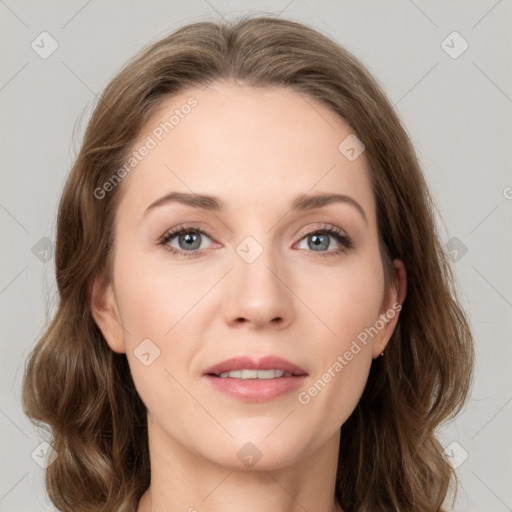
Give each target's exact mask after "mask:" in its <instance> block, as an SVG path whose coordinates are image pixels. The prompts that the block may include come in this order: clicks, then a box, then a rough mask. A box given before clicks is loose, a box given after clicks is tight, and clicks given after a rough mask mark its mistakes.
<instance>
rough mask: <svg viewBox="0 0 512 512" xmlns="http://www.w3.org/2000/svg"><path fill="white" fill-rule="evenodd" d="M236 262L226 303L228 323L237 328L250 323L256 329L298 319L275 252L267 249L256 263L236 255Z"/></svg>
mask: <svg viewBox="0 0 512 512" xmlns="http://www.w3.org/2000/svg"><path fill="white" fill-rule="evenodd" d="M252 249H254V248H252ZM240 254H241V255H242V256H240ZM233 263H234V265H233V267H234V268H233V270H232V271H231V272H230V273H229V275H228V276H227V283H226V285H227V290H226V294H225V296H224V297H225V299H224V302H223V314H224V319H225V321H226V323H228V324H229V325H231V326H235V327H236V326H238V325H241V324H247V326H250V327H251V328H253V329H262V328H265V326H273V328H275V329H283V328H285V327H286V326H288V325H290V324H291V323H292V322H293V320H294V307H293V298H294V294H293V292H292V288H291V287H290V284H289V282H287V281H289V280H290V278H289V277H288V276H287V272H286V269H285V268H284V262H278V261H277V259H276V258H275V257H274V255H273V254H272V251H271V249H264V250H263V252H262V253H261V254H260V255H259V256H258V257H257V258H256V259H255V260H254V261H252V262H251V260H250V259H247V258H245V255H244V254H243V252H240V253H237V252H235V253H234V254H233ZM287 277H288V279H287Z"/></svg>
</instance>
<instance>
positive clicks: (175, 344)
mask: <svg viewBox="0 0 512 512" xmlns="http://www.w3.org/2000/svg"><path fill="white" fill-rule="evenodd" d="M191 97H192V98H193V99H190V98H191ZM173 116H174V117H173ZM165 123H167V124H165ZM347 137H349V138H348V139H347ZM144 147H145V148H146V149H143V148H144ZM133 150H134V151H136V152H137V154H136V155H135V156H134V158H136V159H137V161H138V164H137V165H136V167H135V168H133V169H132V168H131V167H126V168H125V172H124V173H123V172H120V173H118V178H119V177H121V178H122V182H121V183H120V184H117V186H121V187H123V188H124V190H123V192H124V194H123V196H122V199H121V202H120V204H119V207H118V210H117V213H116V221H115V222H116V224H115V233H116V236H115V244H114V253H113V256H114V260H113V261H114V267H113V269H114V270H113V280H112V282H111V283H110V285H109V286H108V287H107V288H104V289H103V288H102V287H101V286H100V285H99V281H98V282H97V283H96V286H95V288H94V290H95V291H94V302H93V311H94V315H95V318H96V321H97V322H98V325H99V326H100V328H101V329H102V331H103V333H104V335H105V338H106V339H107V342H108V343H109V345H110V347H111V348H112V350H114V351H116V352H126V356H127V358H128V362H129V365H130V368H131V372H132V375H133V379H134V382H135V385H136V388H137V391H138V392H139V394H140V397H141V398H142V400H143V402H144V403H145V405H146V407H147V409H148V414H149V416H148V419H149V421H150V429H153V430H154V431H155V432H156V431H158V432H159V439H165V443H166V445H167V446H168V447H173V449H178V450H186V452H188V453H189V454H193V455H195V456H199V457H201V458H202V459H203V460H207V461H209V462H212V463H215V464H221V465H224V466H226V467H231V468H243V467H244V465H245V466H247V467H249V466H250V465H252V464H254V463H255V461H256V464H257V467H258V468H262V469H270V468H277V467H280V466H285V465H289V464H293V463H294V462H298V461H300V460H301V459H303V458H304V457H306V456H307V455H308V454H311V453H313V452H314V451H315V450H318V449H320V448H321V447H322V446H325V445H326V444H327V443H328V442H333V440H336V439H337V438H336V436H337V435H338V434H339V428H340V426H341V425H342V424H343V422H344V421H345V420H346V419H347V418H348V416H349V415H350V414H351V412H352V411H353V409H354V408H355V406H356V404H357V402H358V400H359V398H360V396H361V394H362V391H363V389H364V386H365V383H366V380H367V377H368V372H369V369H370V365H371V363H372V358H375V357H377V356H378V355H379V354H380V353H381V352H382V350H383V348H384V347H385V344H386V342H387V341H388V340H389V337H390V336H391V333H392V331H393V328H394V326H395V324H396V321H397V319H398V309H399V306H398V307H397V306H396V304H397V300H400V299H403V285H404V279H405V277H404V272H403V267H402V265H401V262H399V261H396V262H395V271H396V273H397V277H398V282H399V283H402V292H399V293H398V295H397V293H395V289H394V288H389V289H385V286H384V272H383V267H382V262H381V258H380V253H379V246H378V237H377V224H376V211H375V201H374V198H373V196H372V191H371V188H370V182H369V177H368V170H367V167H366V161H365V154H364V151H363V152H362V153H361V150H363V147H362V146H360V143H359V142H358V140H357V139H355V138H354V135H353V134H352V132H351V129H350V127H349V126H348V125H347V124H345V123H344V122H343V121H342V120H341V119H340V118H339V117H338V116H337V115H336V114H335V113H334V112H332V111H331V110H329V109H328V108H327V107H325V106H323V105H322V104H320V103H318V102H316V101H315V100H313V99H311V98H310V97H306V96H303V95H301V94H299V93H297V92H293V91H291V90H288V89H284V88H265V89H261V88H249V87H242V86H236V85H232V84H228V83H219V82H217V83H213V84H211V85H210V86H209V87H207V88H206V89H205V90H201V89H189V90H187V91H185V92H183V93H181V94H180V95H179V96H175V97H173V98H171V99H167V100H166V101H165V102H164V103H162V105H161V107H160V108H159V110H158V112H157V113H156V114H155V115H153V116H152V118H151V119H150V120H149V121H148V123H147V125H146V127H145V129H144V131H143V133H141V135H140V137H139V140H138V141H137V143H136V144H135V145H134V147H133ZM358 153H360V154H359V156H358ZM133 163H134V161H132V162H131V165H133ZM126 169H129V170H128V171H127V170H126ZM123 176H124V177H123ZM114 186H116V184H115V183H114V181H112V183H111V185H110V186H108V185H106V186H105V187H104V188H103V191H104V195H106V194H108V193H111V189H112V187H114ZM101 194H103V192H102V193H101ZM101 194H99V196H100V195H101ZM173 194H182V195H181V196H175V198H174V199H173ZM331 195H332V196H333V197H331V199H329V200H322V199H321V198H322V197H327V196H331ZM335 195H338V196H339V197H338V199H337V200H336V197H335ZM202 196H208V197H207V198H203V197H202ZM317 196H318V197H320V199H318V198H317V199H312V198H313V197H317ZM180 197H181V199H182V200H179V199H180ZM98 200H106V199H105V198H103V199H101V198H99V199H98ZM180 228H184V230H185V232H184V233H181V235H180V234H176V230H178V229H180ZM329 230H332V232H329ZM171 231H174V233H171V234H169V232H171ZM168 234H169V235H168ZM166 235H168V236H166ZM103 292H105V293H103ZM121 326H122V327H121ZM232 358H245V359H246V360H245V361H244V360H239V361H236V360H235V361H232V362H229V361H228V363H227V364H226V365H224V366H218V365H219V364H220V363H223V362H224V361H227V360H230V359H232ZM272 358H281V359H284V360H286V361H287V363H285V362H283V361H282V360H277V359H274V360H272ZM258 369H259V370H260V372H258V373H256V371H257V370H258ZM272 369H274V370H281V371H278V372H272V371H271V370H272ZM230 370H233V371H235V372H237V371H239V370H249V371H248V372H243V373H229V374H227V376H226V373H225V372H227V371H230ZM265 370H266V371H265ZM285 370H286V371H288V372H290V373H293V376H289V375H290V374H289V373H285V374H283V373H282V372H283V371H285ZM291 370H293V371H291ZM220 373H223V374H224V375H223V376H222V377H221V376H219V374H220ZM242 377H243V378H242ZM256 377H257V378H256ZM270 377H273V378H270ZM251 461H252V462H251Z"/></svg>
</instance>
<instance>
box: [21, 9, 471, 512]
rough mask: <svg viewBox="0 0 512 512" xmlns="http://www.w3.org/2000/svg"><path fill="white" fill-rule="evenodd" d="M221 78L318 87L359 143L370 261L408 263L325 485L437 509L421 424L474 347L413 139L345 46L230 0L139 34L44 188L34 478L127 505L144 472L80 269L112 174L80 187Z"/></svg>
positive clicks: (138, 408)
mask: <svg viewBox="0 0 512 512" xmlns="http://www.w3.org/2000/svg"><path fill="white" fill-rule="evenodd" d="M219 79H230V80H232V81H234V82H235V83H238V84H241V85H247V86H261V87H265V86H281V87H288V88H291V89H293V90H294V91H297V92H299V93H300V94H302V95H303V96H304V97H308V96H309V97H311V98H314V99H316V100H319V101H321V102H323V103H324V104H325V105H327V106H328V107H329V108H331V109H332V110H333V111H335V112H336V113H338V115H339V116H340V117H341V118H342V119H343V120H345V122H347V123H348V124H349V126H350V127H351V129H352V131H353V132H354V133H356V134H357V137H358V138H359V139H360V140H361V141H362V142H363V143H364V145H365V147H366V150H365V156H366V159H367V165H368V172H369V175H370V179H371V185H372V188H373V193H374V196H375V201H376V205H377V221H378V228H379V236H380V241H381V247H382V251H381V252H382V260H383V267H384V269H385V270H386V276H389V275H390V264H391V261H392V259H394V258H400V259H401V260H402V261H403V262H404V264H405V268H406V271H407V297H406V299H405V302H404V304H403V307H402V311H401V314H400V317H399V321H398V324H397V327H396V329H395V331H394V333H393V335H392V337H391V339H390V342H389V343H388V346H387V348H386V355H385V357H384V358H378V359H376V360H374V361H373V363H372V368H371V371H370V375H369V378H368V382H367V385H366V388H365V390H364V392H363V395H362V397H361V399H360V401H359V404H358V405H357V407H356V408H355V410H354V411H353V413H352V414H351V416H350V417H349V418H348V420H347V421H346V422H345V423H344V424H343V425H342V427H341V445H340V451H339V464H338V471H337V477H336V496H335V497H336V500H337V502H338V504H339V505H340V506H341V507H342V508H343V509H344V511H346V512H352V511H359V512H364V511H365V512H375V511H376V510H379V511H415V512H433V511H440V510H443V509H442V507H443V503H444V501H445V499H446V498H447V496H448V494H449V492H450V490H451V483H452V482H455V493H456V482H457V479H456V474H455V471H454V470H453V469H452V468H451V466H450V465H449V464H448V462H447V461H445V459H444V458H443V456H442V451H443V448H442V446H441V445H440V443H439V441H438V439H437V437H436V433H435V430H436V428H437V427H439V426H440V425H441V424H442V423H444V422H446V421H447V420H448V419H451V418H453V417H454V416H455V415H456V414H457V413H458V412H459V411H460V409H461V407H462V405H463V403H464V401H465V400H466V397H467V394H468V392H469V389H470V387H471V383H472V371H473V358H474V348H473V340H472V335H471V331H470V328H469V326H468V320H467V319H466V317H465V314H464V312H463V309H462V306H461V304H460V301H459V300H458V298H457V291H456V283H455V281H454V277H453V274H452V270H451V268H450V266H449V263H448V262H447V258H446V256H445V254H444V252H443V250H442V247H441V244H440V237H439V235H438V231H437V227H436V224H435V221H434V212H435V203H434V200H433V198H432V196H431V195H430V192H429V190H428V187H427V184H426V182H425V179H424V177H423V175H422V172H421V169H420V166H419V163H418V160H417V157H416V154H415V151H414V149H413V146H412V143H411V141H410V139H409V137H408V135H407V133H406V131H405V129H404V127H403V126H402V124H401V122H400V121H399V119H398V116H397V115H396V113H395V112H394V110H393V107H392V106H391V104H390V102H389V100H388V99H387V98H386V97H385V95H384V93H383V91H382V90H381V88H380V86H379V85H378V83H377V81H376V80H375V79H374V78H373V77H372V76H371V75H370V73H369V72H368V71H367V69H366V68H365V67H364V66H363V65H362V64H361V62H360V61H359V60H357V59H356V58H355V57H354V56H353V55H352V54H351V53H349V52H348V51H347V50H346V49H344V48H343V47H341V46H340V45H338V44H337V43H335V42H334V41H333V40H331V39H330V38H329V37H327V36H325V35H323V34H322V33H320V32H318V31H316V30H314V29H312V28H309V27H307V26H305V25H302V24H300V23H297V22H294V21H291V20H284V19H278V18H275V17H271V16H244V17H241V18H239V19H237V20H232V21H229V22H225V23H213V22H196V23H193V24H190V25H188V26H184V27H182V28H179V29H178V30H176V31H174V32H173V33H171V34H169V35H167V36H166V37H164V38H163V39H160V40H159V41H157V42H154V43H152V44H151V45H149V46H147V47H146V48H144V49H142V50H141V51H140V52H139V53H138V54H137V55H136V56H135V57H133V58H132V59H131V60H130V61H129V62H128V63H127V64H126V65H125V66H124V68H123V69H122V70H121V71H120V72H119V73H118V74H117V75H116V76H115V77H114V78H113V79H112V81H111V82H110V83H109V84H108V85H107V86H106V88H105V90H104V91H103V93H102V95H101V97H100V98H99V100H98V102H97V104H96V105H95V108H94V111H93V113H92V116H91V118H90V120H89V123H88V125H87V128H86V131H85V134H84V137H83V141H82V145H81V147H80V150H79V152H78V155H77V157H76V161H75V163H74V165H73V167H72V169H71V172H70V174H69V177H68V179H67V182H66V184H65V187H64V190H63V194H62V197H61V201H60V204H59V211H58V219H57V240H56V258H55V264H56V278H57V285H58V293H59V297H60V301H59V305H58V309H57V311H56V313H55V315H54V317H53V319H52V320H51V323H50V324H49V326H47V327H46V330H45V331H44V333H43V335H42V337H41V338H40V339H39V340H38V342H37V344H36V346H35V347H34V348H33V350H32V352H31V353H30V356H29V357H28V359H27V364H26V368H25V375H24V381H23V390H22V400H23V407H24V412H25V414H26V415H27V416H28V417H29V418H30V419H31V421H32V422H33V423H34V424H35V425H36V426H38V427H42V428H45V429H47V430H50V432H51V434H52V439H51V444H52V446H53V448H54V449H55V450H56V451H57V453H58V457H57V459H56V460H55V461H54V462H53V463H52V464H51V465H50V466H48V468H47V469H46V481H45V482H46V489H47V492H48V494H49V497H50V499H51V500H52V502H53V503H54V505H55V506H56V507H57V508H58V509H59V510H61V511H66V512H92V511H94V512H98V511H105V512H106V511H108V512H110V511H116V512H128V511H129V512H133V511H135V510H136V509H137V506H138V502H139V499H140V498H141V496H142V494H143V493H144V491H145V490H146V489H147V487H148V486H149V484H150V460H149V449H148V439H147V422H146V421H147V419H146V413H147V411H146V408H145V405H144V404H143V402H142V401H141V399H140V397H139V396H138V393H137V391H136V389H135V386H134V383H133V380H132V377H131V373H130V369H129V366H128V362H127V359H126V356H125V354H118V353H115V352H113V351H112V350H111V349H110V348H109V346H108V345H107V343H106V341H105V339H104V338H103V336H102V334H101V331H100V330H99V328H98V327H97V325H96V324H95V322H94V320H93V316H92V313H91V306H90V298H91V297H90V285H91V282H92V279H93V278H94V277H95V276H96V275H103V276H104V277H105V278H106V279H107V280H108V279H109V277H110V276H111V270H112V268H111V260H110V256H111V253H112V251H111V247H112V243H113V229H114V214H115V211H116V206H117V205H118V203H119V198H120V193H121V192H122V190H123V183H120V184H119V186H117V187H115V188H114V190H112V191H111V192H109V193H108V194H106V195H105V197H104V198H103V199H101V200H100V199H97V198H96V197H95V193H94V192H95V190H97V189H98V187H101V186H102V185H103V184H104V183H105V182H106V181H107V180H108V179H109V178H111V176H112V175H113V171H114V170H116V169H119V168H120V167H121V166H122V165H123V163H124V162H125V161H126V158H127V155H128V154H129V152H130V150H131V149H132V147H131V146H132V145H133V143H134V142H135V140H136V138H137V136H138V135H139V134H140V131H141V130H142V128H143V127H144V123H145V122H146V120H148V118H149V117H150V116H151V114H152V113H153V112H154V111H155V109H157V108H158V106H159V105H160V104H161V102H162V101H163V100H164V99H168V98H169V97H170V96H171V95H173V94H175V93H178V92H182V91H184V90H186V89H187V87H193V86H201V87H206V86H207V85H208V84H210V83H211V82H212V81H215V80H219Z"/></svg>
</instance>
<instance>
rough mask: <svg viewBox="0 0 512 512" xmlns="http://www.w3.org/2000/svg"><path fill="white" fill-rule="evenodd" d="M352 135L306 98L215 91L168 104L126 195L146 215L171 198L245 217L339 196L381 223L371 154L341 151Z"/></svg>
mask: <svg viewBox="0 0 512 512" xmlns="http://www.w3.org/2000/svg"><path fill="white" fill-rule="evenodd" d="M353 136H354V134H353V131H352V130H351V128H350V126H349V125H348V124H347V123H346V122H345V121H344V120H343V119H342V118H341V117H340V116H338V115H337V114H336V113H335V112H334V111H333V110H331V109H330V108H328V107H327V106H326V105H324V104H323V103H321V102H319V101H317V100H315V99H313V98H311V97H310V96H307V95H305V94H303V93H299V92H296V91H294V90H291V89H289V88H284V87H248V86H241V85H235V84H232V83H229V82H214V83H212V84H210V85H209V86H208V87H207V88H206V89H201V88H190V89H187V90H184V91H182V92H180V93H179V94H177V95H173V96H172V97H168V98H165V99H163V100H162V101H161V103H160V105H159V106H158V108H157V109H156V110H155V112H154V113H153V114H152V116H151V117H150V119H149V120H148V121H147V122H146V125H145V126H144V127H143V129H142V130H141V133H140V136H139V137H138V139H137V141H136V142H135V144H134V145H133V148H132V149H133V150H135V151H137V150H138V149H140V148H141V147H143V146H144V145H147V146H148V147H149V146H151V149H150V150H149V151H145V153H146V154H145V156H144V157H143V158H141V159H140V161H139V162H138V163H137V165H136V167H135V168H134V170H133V171H132V172H131V173H130V176H129V179H128V180H126V181H128V182H130V185H129V184H128V183H124V184H123V186H128V189H129V190H128V191H127V195H128V196H130V195H131V196H133V197H132V198H131V199H132V200H134V201H138V202H140V203H145V204H146V206H147V204H149V203H150V202H151V201H153V200H154V199H155V194H157V195H162V194H163V193H164V192H169V191H171V190H179V191H183V192H197V193H208V194H212V195H215V196H219V197H221V198H224V197H225V198H227V200H228V201H229V202H232V203H234V202H236V205H234V204H233V206H234V207H235V206H236V207H244V208H250V207H253V208H265V207H268V202H272V204H276V202H277V203H278V202H279V201H287V199H288V198H289V197H292V196H296V195H298V194H304V193H308V192H311V193H313V192H337V193H342V194H350V195H352V196H357V200H358V202H361V203H364V204H365V205H366V209H367V210H369V212H368V213H369V214H370V216H372V214H373V208H374V204H373V198H372V194H371V190H370V183H369V177H368V172H367V168H366V160H365V155H364V152H363V153H362V154H361V155H360V156H359V157H358V158H356V159H355V160H350V159H348V158H347V156H345V153H343V151H341V150H340V144H341V143H342V142H343V141H344V140H346V139H347V137H353ZM130 189H131V190H130ZM135 192H136V197H135Z"/></svg>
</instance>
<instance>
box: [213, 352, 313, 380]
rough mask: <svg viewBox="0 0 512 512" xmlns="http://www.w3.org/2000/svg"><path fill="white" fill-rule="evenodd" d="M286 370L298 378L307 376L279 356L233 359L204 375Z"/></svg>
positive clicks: (214, 367)
mask: <svg viewBox="0 0 512 512" xmlns="http://www.w3.org/2000/svg"><path fill="white" fill-rule="evenodd" d="M241 369H246V370H284V371H285V372H290V373H293V374H295V375H297V376H302V375H307V373H306V371H305V370H303V369H302V368H301V367H300V366H297V365H296V364H293V363H291V362H290V361H287V360H286V359H283V358H282V357H278V356H264V357H260V358H259V359H253V358H251V357H248V356H239V357H232V358H231V359H226V360H225V361H222V362H220V363H218V364H215V365H213V366H211V367H210V368H207V369H206V370H205V371H204V372H203V375H219V374H221V373H223V372H229V371H231V370H241Z"/></svg>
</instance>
